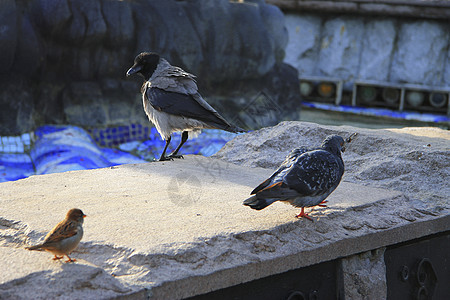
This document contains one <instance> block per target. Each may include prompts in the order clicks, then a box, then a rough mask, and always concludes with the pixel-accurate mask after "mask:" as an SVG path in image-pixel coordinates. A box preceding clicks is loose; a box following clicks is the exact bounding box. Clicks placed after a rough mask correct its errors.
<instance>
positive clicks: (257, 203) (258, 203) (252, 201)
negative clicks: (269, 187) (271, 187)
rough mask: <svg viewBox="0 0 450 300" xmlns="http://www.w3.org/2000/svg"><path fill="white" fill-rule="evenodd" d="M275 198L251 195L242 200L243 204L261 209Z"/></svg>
mask: <svg viewBox="0 0 450 300" xmlns="http://www.w3.org/2000/svg"><path fill="white" fill-rule="evenodd" d="M275 201H276V200H274V199H258V198H256V196H251V197H250V198H248V199H247V200H245V201H244V203H242V204H244V205H247V206H250V207H251V208H253V209H256V210H261V209H263V208H265V207H267V206H269V205H270V204H272V203H274V202H275Z"/></svg>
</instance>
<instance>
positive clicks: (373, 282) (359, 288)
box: [342, 248, 387, 300]
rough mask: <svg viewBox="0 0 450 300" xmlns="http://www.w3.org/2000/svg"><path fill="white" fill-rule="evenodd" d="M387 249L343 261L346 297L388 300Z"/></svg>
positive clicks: (365, 253)
mask: <svg viewBox="0 0 450 300" xmlns="http://www.w3.org/2000/svg"><path fill="white" fill-rule="evenodd" d="M384 250H385V248H381V249H376V250H372V251H368V252H364V253H361V254H358V255H354V256H351V257H347V258H343V259H342V273H343V276H344V289H345V297H346V298H348V299H352V300H353V299H355V300H359V299H361V300H362V299H386V297H387V284H386V266H385V264H384V255H383V254H384Z"/></svg>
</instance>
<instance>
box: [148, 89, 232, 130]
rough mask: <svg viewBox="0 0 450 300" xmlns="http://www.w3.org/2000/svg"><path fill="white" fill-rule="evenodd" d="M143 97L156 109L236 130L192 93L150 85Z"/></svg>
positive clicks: (221, 127) (220, 127)
mask: <svg viewBox="0 0 450 300" xmlns="http://www.w3.org/2000/svg"><path fill="white" fill-rule="evenodd" d="M145 97H146V99H147V100H148V101H149V102H150V104H151V105H152V106H153V108H154V109H156V110H158V111H162V112H165V113H168V114H171V115H176V116H183V117H186V118H192V119H196V120H200V121H202V122H205V123H206V124H208V125H210V126H212V127H215V128H218V129H222V130H226V131H231V132H236V130H235V127H234V126H232V125H230V124H229V123H228V122H227V121H225V119H223V117H222V116H220V115H219V113H218V112H217V111H215V110H209V109H207V108H205V107H204V106H203V105H201V104H200V103H198V101H197V100H195V99H194V97H193V96H192V95H187V94H181V93H176V92H168V91H165V90H162V89H159V88H155V87H150V88H147V89H146V91H145Z"/></svg>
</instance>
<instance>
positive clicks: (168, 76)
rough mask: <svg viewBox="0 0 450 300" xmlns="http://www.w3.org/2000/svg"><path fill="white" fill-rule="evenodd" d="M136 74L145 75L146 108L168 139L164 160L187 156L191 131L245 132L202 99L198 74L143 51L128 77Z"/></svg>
mask: <svg viewBox="0 0 450 300" xmlns="http://www.w3.org/2000/svg"><path fill="white" fill-rule="evenodd" d="M132 74H139V75H141V76H142V77H143V78H144V80H145V81H144V84H143V85H142V88H141V92H142V101H143V104H144V111H145V113H146V114H147V116H148V118H149V120H150V121H151V122H152V123H153V124H154V125H155V127H156V129H157V130H158V132H159V134H160V135H161V138H162V139H163V140H165V141H166V145H165V147H164V150H163V152H162V154H161V158H160V159H159V160H160V161H164V160H172V159H173V158H182V157H183V156H182V155H178V152H179V151H180V149H181V147H182V146H183V144H184V143H185V142H186V141H187V139H188V132H189V131H190V132H192V133H193V134H194V136H195V135H196V134H198V133H200V130H201V129H204V128H212V129H222V130H225V131H229V132H233V133H238V132H244V130H243V129H241V128H239V127H236V126H233V125H231V124H230V123H228V122H227V121H226V120H225V119H224V118H223V117H222V116H221V115H220V114H219V113H218V112H217V111H216V110H215V109H214V108H212V107H211V105H209V104H208V103H207V102H206V101H205V100H204V99H203V98H202V96H201V95H200V94H199V92H198V88H197V84H196V81H195V76H194V75H192V74H190V73H188V72H185V71H184V70H183V69H181V68H179V67H175V66H172V65H171V64H170V63H169V62H168V61H167V60H165V59H164V58H162V57H160V55H159V54H157V53H154V52H143V53H141V54H139V55H138V56H136V58H135V59H134V64H133V66H132V67H131V68H130V69H129V70H128V71H127V76H130V75H132ZM176 131H181V132H182V134H181V142H180V144H179V145H178V147H177V148H176V149H175V150H174V151H173V152H172V153H171V154H170V155H168V156H166V150H167V147H168V146H169V144H170V140H171V135H172V133H173V132H176Z"/></svg>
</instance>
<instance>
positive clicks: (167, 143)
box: [159, 136, 173, 161]
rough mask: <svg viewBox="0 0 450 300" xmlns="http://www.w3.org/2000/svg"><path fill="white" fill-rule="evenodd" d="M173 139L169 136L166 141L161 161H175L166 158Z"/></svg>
mask: <svg viewBox="0 0 450 300" xmlns="http://www.w3.org/2000/svg"><path fill="white" fill-rule="evenodd" d="M171 139H172V137H171V136H169V137H168V138H167V139H166V146H165V147H164V150H163V153H162V154H161V157H160V158H159V161H165V160H173V159H172V158H171V157H168V156H166V150H167V147H168V146H169V144H170V140H171Z"/></svg>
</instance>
